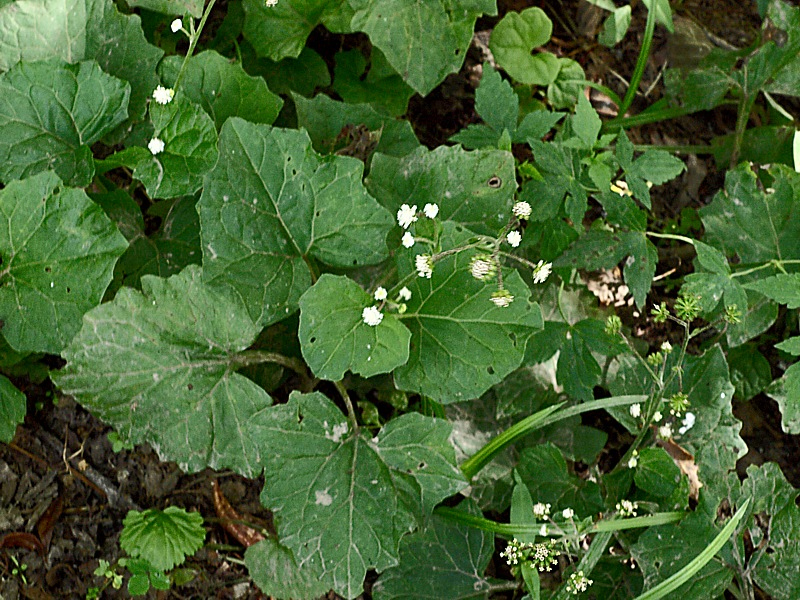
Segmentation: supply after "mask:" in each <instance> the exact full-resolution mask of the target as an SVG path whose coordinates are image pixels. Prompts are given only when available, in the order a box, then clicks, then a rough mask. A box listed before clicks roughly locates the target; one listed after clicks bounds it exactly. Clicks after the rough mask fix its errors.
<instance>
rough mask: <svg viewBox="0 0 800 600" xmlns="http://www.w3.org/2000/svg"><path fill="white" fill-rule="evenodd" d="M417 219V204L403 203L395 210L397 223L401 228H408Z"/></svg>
mask: <svg viewBox="0 0 800 600" xmlns="http://www.w3.org/2000/svg"><path fill="white" fill-rule="evenodd" d="M416 220H417V205H416V204H415V205H414V206H409V205H408V204H403V205H401V206H400V210H398V211H397V224H398V225H400V227H402V228H403V229H408V227H409V225H411V224H412V223H414V222H415V221H416Z"/></svg>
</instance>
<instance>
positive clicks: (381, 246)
mask: <svg viewBox="0 0 800 600" xmlns="http://www.w3.org/2000/svg"><path fill="white" fill-rule="evenodd" d="M362 170H363V163H361V162H360V161H358V160H356V159H354V158H349V157H343V156H331V157H325V158H323V157H320V156H319V155H318V154H316V153H315V152H314V151H313V150H312V149H311V140H309V138H308V136H307V135H306V134H305V132H302V131H295V130H288V129H273V128H271V127H269V126H267V125H256V124H252V123H248V122H246V121H243V120H241V119H238V118H235V117H234V118H232V119H228V120H227V121H226V122H225V125H223V127H222V132H221V133H220V158H219V161H218V162H217V165H216V167H214V170H213V171H211V172H210V173H209V174H208V175H207V176H206V179H205V186H204V189H203V195H202V197H201V198H200V202H199V203H198V205H197V210H198V213H199V214H200V225H201V240H202V246H203V265H204V266H203V271H204V273H203V275H204V278H205V280H206V281H207V282H209V283H213V284H215V285H226V286H229V287H230V288H232V289H233V290H234V291H235V292H236V294H237V295H239V296H240V297H241V298H242V300H243V302H244V304H245V305H246V306H247V308H248V311H249V312H250V315H251V317H252V318H253V320H254V321H255V322H256V323H258V324H259V325H261V326H266V325H268V324H270V323H274V322H276V321H279V320H281V319H283V318H284V317H286V316H287V315H289V314H290V313H292V312H294V311H295V310H296V309H297V302H298V300H299V298H300V295H301V294H302V293H303V292H304V291H305V290H306V289H307V288H308V287H309V286H310V285H311V274H310V272H309V269H308V266H307V265H306V263H305V259H314V260H319V261H321V262H323V263H326V264H329V265H332V266H338V267H353V266H356V265H365V264H374V263H378V262H380V261H382V260H383V259H385V258H386V256H387V254H388V250H387V248H386V242H385V239H386V234H387V232H388V231H389V229H390V228H391V227H392V226H393V224H394V220H393V218H392V215H390V214H389V213H388V212H387V211H386V210H385V209H383V208H381V207H380V206H379V205H378V203H377V202H376V201H375V200H374V199H373V198H372V197H371V196H370V195H369V194H368V193H367V191H366V190H365V189H364V187H363V184H362V183H361V176H362Z"/></svg>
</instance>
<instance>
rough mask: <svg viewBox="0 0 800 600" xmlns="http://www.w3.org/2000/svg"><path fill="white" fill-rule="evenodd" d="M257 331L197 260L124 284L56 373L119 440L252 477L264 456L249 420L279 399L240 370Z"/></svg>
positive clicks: (92, 316)
mask: <svg viewBox="0 0 800 600" xmlns="http://www.w3.org/2000/svg"><path fill="white" fill-rule="evenodd" d="M259 330H260V328H259V327H257V326H256V325H255V324H254V323H253V322H252V321H251V320H250V318H249V316H248V313H247V310H246V309H245V307H244V306H243V305H242V303H241V301H239V300H238V299H236V298H232V297H230V296H228V295H226V294H224V293H223V292H222V291H220V290H218V289H213V288H210V287H208V286H206V285H205V284H203V283H202V281H201V273H200V269H199V268H198V267H196V266H190V267H187V268H186V269H185V270H184V271H183V272H181V273H180V274H178V275H175V276H173V277H170V278H169V279H160V278H157V277H153V276H151V275H146V276H145V277H143V278H142V292H141V293H140V292H138V291H135V290H132V289H130V288H123V289H121V290H120V291H119V292H118V293H117V295H116V297H115V298H114V300H113V301H112V302H109V303H107V304H102V305H100V306H98V307H97V308H95V309H94V310H92V311H90V312H89V313H87V314H86V316H85V317H84V324H83V329H81V331H80V333H79V334H78V335H77V336H76V337H75V339H74V340H73V341H72V343H71V344H70V346H69V347H68V348H67V349H66V350H64V352H63V353H62V356H63V357H64V358H65V359H66V360H67V366H66V367H65V368H64V369H62V370H61V371H58V372H54V373H52V378H53V380H54V381H55V382H56V385H58V386H59V387H60V388H61V389H62V390H63V391H64V393H67V394H72V395H73V396H75V398H76V399H77V400H78V401H79V402H80V403H81V404H83V405H84V406H86V407H87V408H88V409H90V410H91V411H92V413H93V414H95V415H96V416H98V417H99V418H100V419H103V420H104V421H106V422H107V423H109V424H110V425H112V426H113V427H114V429H116V431H117V432H118V433H119V435H120V437H121V438H122V439H124V440H126V441H129V442H133V443H137V444H139V443H150V444H151V445H152V446H153V448H154V449H156V450H157V452H158V453H159V455H160V456H161V458H162V459H163V460H174V461H176V462H177V463H178V464H179V465H180V466H181V468H182V469H183V470H185V471H199V470H201V469H204V468H206V467H212V468H217V469H224V468H230V469H233V470H234V471H236V472H237V473H241V474H243V475H245V476H248V477H254V476H257V475H258V473H260V472H261V464H262V461H263V455H262V448H261V447H260V445H259V443H258V442H257V440H256V439H255V438H254V437H253V423H252V419H253V416H254V415H255V414H256V413H258V412H259V411H262V410H263V409H265V408H266V407H268V406H270V405H271V404H272V400H271V399H270V397H269V396H268V395H267V393H266V392H265V391H264V390H263V389H261V388H260V387H258V386H257V385H256V384H255V383H253V382H252V381H251V380H250V379H247V378H246V377H244V376H242V375H239V374H238V373H235V372H234V371H233V369H234V368H235V367H236V366H237V365H238V364H239V363H237V355H236V353H237V352H241V351H242V350H244V349H245V348H247V347H248V346H250V344H252V343H253V340H255V338H256V335H258V332H259Z"/></svg>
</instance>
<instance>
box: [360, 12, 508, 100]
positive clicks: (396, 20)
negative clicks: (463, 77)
mask: <svg viewBox="0 0 800 600" xmlns="http://www.w3.org/2000/svg"><path fill="white" fill-rule="evenodd" d="M349 4H350V6H351V7H352V8H353V9H355V14H354V15H353V18H352V21H351V23H350V25H351V27H352V28H353V29H355V30H359V31H364V32H366V33H367V34H368V35H369V38H370V41H371V42H372V44H373V45H375V46H377V47H378V48H380V50H381V51H382V52H383V53H384V54H385V55H386V59H387V60H388V61H389V64H391V65H392V67H394V70H395V71H397V72H398V73H400V75H401V76H402V77H403V79H404V80H405V81H406V83H407V84H408V85H410V86H411V87H412V88H414V89H415V90H416V91H417V92H419V93H420V94H422V95H423V96H425V95H427V94H428V93H429V92H430V91H431V90H432V89H433V88H435V87H436V86H437V85H439V84H440V83H441V82H442V81H443V80H444V78H445V77H446V76H447V75H449V74H450V73H455V72H457V71H458V70H459V69H460V68H461V65H462V64H463V62H464V58H465V57H466V55H467V48H468V47H469V44H470V41H471V40H472V33H473V29H474V28H475V21H476V20H477V18H478V17H479V16H480V15H481V14H489V15H496V14H497V7H496V6H495V1H494V0H426V1H425V2H405V1H403V0H349Z"/></svg>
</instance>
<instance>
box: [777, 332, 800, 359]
mask: <svg viewBox="0 0 800 600" xmlns="http://www.w3.org/2000/svg"><path fill="white" fill-rule="evenodd" d="M775 347H776V348H779V349H781V350H783V351H784V352H788V353H789V354H791V355H793V356H800V337H791V338H789V339H786V340H784V341H782V342H780V343H779V344H775Z"/></svg>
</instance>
